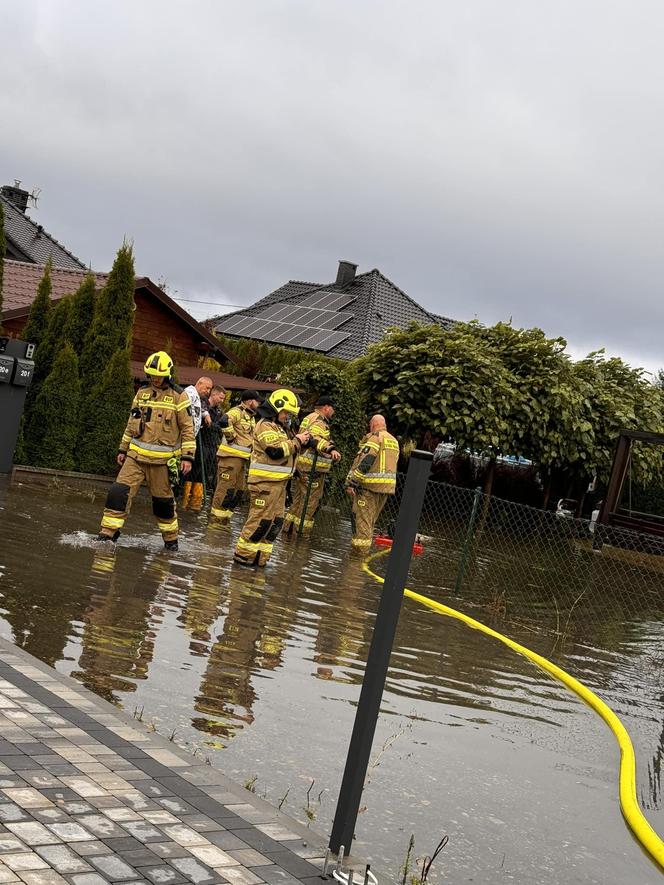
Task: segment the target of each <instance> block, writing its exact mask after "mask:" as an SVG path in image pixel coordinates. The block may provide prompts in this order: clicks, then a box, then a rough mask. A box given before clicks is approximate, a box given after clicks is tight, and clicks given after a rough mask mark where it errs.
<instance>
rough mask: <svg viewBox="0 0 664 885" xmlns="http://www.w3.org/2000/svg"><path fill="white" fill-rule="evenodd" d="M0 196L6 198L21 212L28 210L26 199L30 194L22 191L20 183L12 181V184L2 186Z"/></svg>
mask: <svg viewBox="0 0 664 885" xmlns="http://www.w3.org/2000/svg"><path fill="white" fill-rule="evenodd" d="M0 194H2V196H3V197H6V199H8V200H9V202H10V203H13V204H14V206H16V208H17V209H20V211H21V212H25V210H26V209H27V208H28V197H29V196H30V194H29V192H28V191H26V190H23V188H22V187H21V182H20V181H14V184H3V185H2V187H0Z"/></svg>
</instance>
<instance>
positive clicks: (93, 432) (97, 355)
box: [78, 242, 135, 473]
mask: <svg viewBox="0 0 664 885" xmlns="http://www.w3.org/2000/svg"><path fill="white" fill-rule="evenodd" d="M134 288H135V276H134V253H133V248H132V246H131V244H130V243H126V242H125V243H123V244H122V246H121V247H120V249H119V250H118V254H117V255H116V257H115V261H114V262H113V267H112V269H111V272H110V274H109V276H108V280H107V281H106V285H105V286H104V288H103V289H102V290H101V292H99V293H98V294H97V296H96V299H95V306H94V314H93V318H92V324H91V326H90V329H89V331H88V333H87V335H86V336H85V341H84V344H83V350H82V352H81V359H80V378H81V398H80V405H79V418H78V435H79V448H78V458H79V466H80V469H81V470H83V471H85V472H88V473H96V472H107V471H108V468H109V466H112V460H113V459H112V457H109V451H111V453H112V451H114V450H115V447H117V444H118V441H119V437H118V439H114V440H113V443H112V446H113V448H112V449H111V450H109V449H108V440H107V439H106V436H107V435H108V434H110V436H114V435H115V431H116V429H117V427H118V426H119V427H120V435H121V434H122V430H123V429H124V424H125V422H126V420H127V412H128V409H129V403H131V397H130V398H129V402H127V399H126V395H125V394H126V390H127V389H128V388H129V387H131V389H132V392H133V384H132V383H131V377H130V375H131V373H130V370H129V346H130V342H131V332H132V327H133V324H134V309H135V305H134ZM111 365H119V366H120V367H121V372H120V374H119V376H118V391H120V392H119V393H117V392H113V390H112V387H113V385H112V384H111V379H110V378H108V370H109V369H110V367H111ZM102 377H106V378H107V381H108V383H107V384H106V387H105V389H106V390H110V391H111V392H110V399H108V400H104V401H102V400H101V399H100V398H99V393H98V391H99V388H100V385H101V379H102ZM127 379H129V380H128V381H127ZM125 382H126V383H127V387H125ZM112 405H113V406H114V407H115V408H117V409H119V411H118V413H117V414H115V413H113V412H112V409H111V411H110V412H109V408H110V407H111V406H112ZM102 412H103V414H104V415H105V416H106V417H105V418H104V421H103V422H102V423H100V422H99V415H100V414H102ZM111 428H113V429H111ZM97 445H101V448H100V449H99V450H96V446H97Z"/></svg>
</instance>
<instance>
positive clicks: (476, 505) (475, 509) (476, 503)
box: [454, 486, 482, 596]
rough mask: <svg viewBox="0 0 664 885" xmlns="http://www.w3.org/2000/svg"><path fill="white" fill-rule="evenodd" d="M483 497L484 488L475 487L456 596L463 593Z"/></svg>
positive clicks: (458, 574) (455, 591)
mask: <svg viewBox="0 0 664 885" xmlns="http://www.w3.org/2000/svg"><path fill="white" fill-rule="evenodd" d="M481 499H482V489H481V488H480V487H479V486H478V487H477V488H476V489H475V497H474V498H473V506H472V509H471V511H470V519H469V520H468V527H467V528H466V537H465V538H464V539H463V547H462V548H461V558H460V559H459V570H458V571H457V577H456V583H455V584H454V593H455V595H456V596H458V595H459V593H461V585H462V584H463V578H464V575H465V573H466V566H467V565H468V555H469V553H470V545H471V543H472V541H473V535H474V534H475V523H476V522H477V514H478V513H479V510H480V500H481Z"/></svg>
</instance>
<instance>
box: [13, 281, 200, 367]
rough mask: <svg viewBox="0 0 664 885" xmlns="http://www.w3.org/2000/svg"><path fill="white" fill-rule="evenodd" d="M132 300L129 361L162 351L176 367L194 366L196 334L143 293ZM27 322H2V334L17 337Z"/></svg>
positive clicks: (20, 319) (23, 319)
mask: <svg viewBox="0 0 664 885" xmlns="http://www.w3.org/2000/svg"><path fill="white" fill-rule="evenodd" d="M134 301H135V303H136V312H135V314H134V330H133V335H132V345H131V359H132V360H140V362H142V363H143V362H145V359H146V357H148V356H149V355H150V354H151V353H154V352H155V351H157V350H166V351H168V353H169V354H170V355H171V357H172V358H173V360H174V362H175V363H176V364H179V365H182V366H195V365H197V363H198V358H199V355H200V353H201V347H200V341H199V338H198V336H197V335H196V333H195V332H193V331H192V330H191V329H189V328H188V327H187V326H186V325H185V324H184V323H183V322H181V320H179V319H178V317H176V316H174V314H172V313H171V312H170V311H169V310H167V309H166V308H165V307H164V306H163V305H162V304H160V303H159V302H158V301H157V300H156V299H155V298H154V297H153V296H152V295H151V294H150V293H149V292H148V291H147V290H145V289H138V290H137V291H136V293H135V295H134ZM27 320H28V318H27V316H23V317H16V318H15V319H9V320H6V321H5V322H4V323H3V328H4V329H5V330H6V331H5V334H8V335H11V336H14V337H16V338H20V337H21V332H22V331H23V329H24V327H25V324H26V322H27Z"/></svg>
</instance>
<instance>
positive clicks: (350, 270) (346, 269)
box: [335, 261, 357, 288]
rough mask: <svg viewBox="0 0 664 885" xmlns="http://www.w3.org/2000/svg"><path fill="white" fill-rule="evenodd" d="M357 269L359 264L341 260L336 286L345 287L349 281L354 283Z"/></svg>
mask: <svg viewBox="0 0 664 885" xmlns="http://www.w3.org/2000/svg"><path fill="white" fill-rule="evenodd" d="M356 270H357V264H353V262H352V261H340V262H339V270H338V271H337V281H336V283H335V286H340V287H342V288H343V287H344V286H347V285H348V284H349V283H352V282H353V280H354V279H355V271H356Z"/></svg>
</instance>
